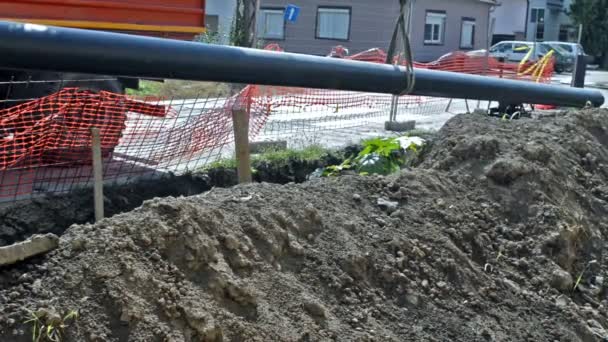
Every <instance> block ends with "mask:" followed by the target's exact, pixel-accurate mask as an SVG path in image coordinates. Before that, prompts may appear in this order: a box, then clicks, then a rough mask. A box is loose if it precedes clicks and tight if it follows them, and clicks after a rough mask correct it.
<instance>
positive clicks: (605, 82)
mask: <svg viewBox="0 0 608 342" xmlns="http://www.w3.org/2000/svg"><path fill="white" fill-rule="evenodd" d="M571 81H572V74H570V73H564V74H560V75H555V76H554V77H553V83H554V84H559V85H562V86H565V87H567V86H568V85H570V82H571ZM585 87H586V88H592V89H597V90H599V91H601V92H602V93H603V94H604V98H605V99H606V101H605V103H604V105H603V106H602V107H604V108H608V71H599V70H588V71H587V74H586V75H585Z"/></svg>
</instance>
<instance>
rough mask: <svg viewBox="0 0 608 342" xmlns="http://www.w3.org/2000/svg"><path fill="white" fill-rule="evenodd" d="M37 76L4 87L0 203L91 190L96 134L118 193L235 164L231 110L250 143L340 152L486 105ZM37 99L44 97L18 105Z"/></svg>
mask: <svg viewBox="0 0 608 342" xmlns="http://www.w3.org/2000/svg"><path fill="white" fill-rule="evenodd" d="M383 57H384V58H385V55H383V52H382V51H380V50H370V51H367V52H365V53H362V54H358V55H354V56H352V57H347V56H344V57H343V58H350V59H355V60H361V61H368V62H383V60H382V58H383ZM418 67H425V68H435V69H438V70H449V71H457V72H468V73H478V74H482V75H486V76H492V77H508V78H519V79H523V80H528V81H530V80H532V81H540V82H543V81H546V80H547V79H548V78H547V77H549V78H550V75H551V72H552V71H551V70H550V69H549V70H543V72H542V73H540V75H541V76H540V77H539V76H538V75H526V74H522V73H521V66H514V65H511V64H508V63H500V62H497V61H495V60H488V59H486V58H479V57H466V58H464V59H463V56H462V55H460V54H456V55H455V57H453V58H447V57H446V58H444V59H443V60H440V61H437V62H436V63H429V64H426V65H419V66H418ZM24 75H26V76H24ZM35 76H36V74H35V73H21V74H18V75H17V76H12V77H11V78H9V79H8V81H5V82H0V91H3V93H2V94H5V96H4V99H3V100H1V101H0V105H1V106H2V109H1V110H0V203H7V202H14V201H19V200H24V199H29V198H32V197H35V196H39V195H44V194H56V193H63V192H70V191H72V190H74V189H76V188H79V187H88V186H91V185H92V183H91V182H92V178H93V177H92V167H91V134H90V131H91V128H98V129H99V130H100V132H101V137H102V143H101V145H102V146H101V147H102V157H103V175H104V180H105V182H106V183H107V184H123V183H128V182H130V181H133V180H136V179H141V178H150V177H159V176H162V175H166V174H168V173H177V174H179V173H184V172H188V171H192V170H197V169H200V168H202V167H204V166H206V165H209V163H211V162H213V161H216V160H218V159H219V158H221V157H226V156H229V155H231V151H232V148H233V142H234V137H233V125H232V112H233V111H234V110H242V111H245V112H246V113H247V114H248V115H249V116H250V138H251V139H252V140H285V141H287V142H288V144H289V145H290V146H291V147H303V146H304V145H310V144H323V145H327V146H338V145H341V144H346V143H349V142H355V141H356V140H359V139H361V138H364V137H366V136H370V135H377V134H378V132H379V131H382V129H383V126H384V122H385V121H387V120H389V117H390V118H391V119H393V120H397V121H402V120H417V121H419V122H424V121H425V120H429V118H431V117H436V116H441V115H443V116H446V117H449V116H450V114H449V113H450V112H464V111H468V110H470V109H472V108H473V107H475V106H481V105H482V104H481V103H476V104H475V103H471V104H470V107H469V103H468V102H465V101H464V100H451V99H441V98H433V97H425V96H408V95H405V96H400V97H398V98H397V101H396V104H397V106H396V108H395V109H396V110H395V111H394V112H393V111H392V109H393V103H394V97H393V96H392V95H385V94H372V93H358V92H347V91H333V90H321V89H302V88H285V87H274V86H257V85H249V86H246V87H245V88H243V89H242V90H241V91H240V92H238V93H237V94H236V95H234V96H209V95H205V96H199V97H194V98H186V99H177V98H173V99H159V98H152V97H136V96H127V95H122V94H118V93H117V92H120V91H117V92H108V91H99V90H100V89H109V90H114V89H116V88H117V86H116V84H117V83H116V82H115V81H116V78H115V77H99V76H98V77H81V78H79V79H78V78H75V77H73V78H66V77H65V75H64V77H62V75H60V74H57V75H51V76H49V75H48V74H47V75H45V77H44V78H43V79H36V77H35ZM5 79H6V77H5ZM66 86H67V87H66ZM43 93H47V94H50V95H47V96H43V97H37V96H24V95H25V94H29V95H36V94H43ZM484 105H485V104H484ZM391 113H394V114H393V115H391ZM429 121H430V120H429Z"/></svg>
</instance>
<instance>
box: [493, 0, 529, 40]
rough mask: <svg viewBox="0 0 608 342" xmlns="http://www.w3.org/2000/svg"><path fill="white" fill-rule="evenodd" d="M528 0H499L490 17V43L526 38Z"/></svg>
mask: <svg viewBox="0 0 608 342" xmlns="http://www.w3.org/2000/svg"><path fill="white" fill-rule="evenodd" d="M527 13H528V0H499V2H498V4H497V6H496V7H495V8H494V10H493V11H492V13H491V15H490V17H491V20H492V21H493V22H494V31H493V32H492V45H494V44H496V43H498V42H501V41H504V40H526V28H527V25H526V21H527V20H528V14H527Z"/></svg>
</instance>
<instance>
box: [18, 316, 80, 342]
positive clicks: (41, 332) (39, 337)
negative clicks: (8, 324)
mask: <svg viewBox="0 0 608 342" xmlns="http://www.w3.org/2000/svg"><path fill="white" fill-rule="evenodd" d="M27 311H28V320H27V321H25V324H31V325H32V342H62V341H64V337H65V330H66V329H67V328H68V327H69V326H70V324H72V323H73V322H75V321H76V320H78V311H76V310H71V311H69V312H68V313H67V314H66V315H64V316H63V317H61V316H59V315H57V314H54V313H53V312H51V311H48V310H38V311H37V312H34V311H30V310H27Z"/></svg>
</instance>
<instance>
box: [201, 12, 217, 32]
mask: <svg viewBox="0 0 608 342" xmlns="http://www.w3.org/2000/svg"><path fill="white" fill-rule="evenodd" d="M219 22H220V18H219V16H217V15H205V26H206V28H207V30H208V31H209V32H210V33H214V32H217V31H218V29H219V26H220V25H219Z"/></svg>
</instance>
